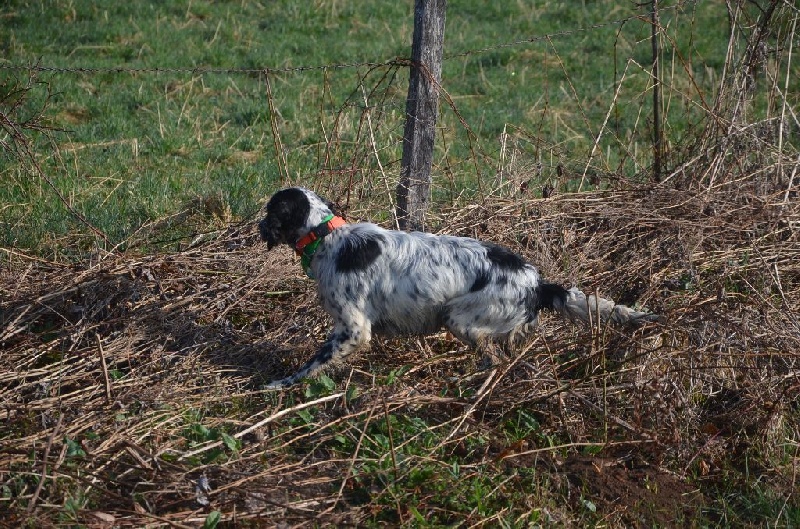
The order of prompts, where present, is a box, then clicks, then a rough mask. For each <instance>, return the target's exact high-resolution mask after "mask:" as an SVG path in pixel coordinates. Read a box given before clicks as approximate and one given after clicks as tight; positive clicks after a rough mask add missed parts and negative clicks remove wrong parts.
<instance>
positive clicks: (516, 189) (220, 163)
mask: <svg viewBox="0 0 800 529" xmlns="http://www.w3.org/2000/svg"><path fill="white" fill-rule="evenodd" d="M660 4H661V14H660V15H661V27H660V28H659V29H660V31H659V35H660V37H659V40H660V45H661V50H662V51H661V56H660V58H661V83H662V85H663V103H662V109H661V110H662V115H663V126H664V134H665V139H666V160H665V166H664V171H663V176H664V181H663V182H661V183H658V184H656V183H654V182H653V181H652V164H653V154H652V146H651V145H652V134H653V112H652V100H653V99H652V96H653V80H652V77H651V75H650V63H651V60H652V56H651V53H652V51H651V42H650V34H651V25H650V24H649V22H648V20H649V18H648V17H649V15H648V12H647V9H646V8H645V7H642V6H638V5H636V4H635V3H633V2H619V1H615V0H596V1H589V0H586V1H558V2H543V1H533V0H514V1H502V2H486V1H480V0H450V2H448V11H447V29H446V44H445V52H444V54H445V57H446V59H445V62H444V68H443V82H442V88H443V90H442V93H441V96H442V97H441V99H440V116H439V123H438V135H437V144H436V152H435V159H434V167H433V206H432V207H431V209H430V212H429V219H430V227H431V229H432V230H433V231H441V232H445V233H450V234H457V235H470V236H477V237H480V238H483V239H487V240H492V241H494V242H497V243H500V244H503V245H505V246H508V247H509V248H512V249H513V250H514V251H517V252H519V253H520V254H522V255H523V256H525V257H526V258H528V259H530V260H531V261H532V262H533V263H534V264H536V266H537V267H539V269H540V270H541V271H542V272H543V275H544V276H545V277H547V278H548V279H550V280H553V281H557V282H560V283H563V284H565V285H570V286H572V285H576V286H579V287H581V288H583V289H585V290H586V291H587V292H593V291H594V290H595V289H596V290H598V291H599V292H600V294H602V295H604V296H609V297H613V298H614V299H616V300H617V301H618V302H622V303H626V304H631V305H634V304H635V305H637V306H643V307H647V308H648V309H651V310H653V311H656V312H658V313H659V314H662V315H663V316H664V317H665V320H666V321H665V323H663V324H652V325H647V326H645V327H644V328H641V329H617V328H612V327H604V326H594V327H593V328H591V329H587V328H581V327H579V326H576V325H573V324H571V323H569V322H564V321H557V320H556V319H555V318H550V317H548V316H546V315H545V316H544V317H543V321H542V327H541V329H540V331H539V332H537V333H535V334H534V335H533V336H532V337H531V338H530V340H529V342H527V343H524V344H521V345H520V347H518V348H516V349H515V350H514V351H511V352H510V355H509V357H508V358H506V359H505V360H502V359H499V360H498V362H496V363H495V364H493V366H492V368H490V369H486V370H481V369H479V368H478V363H479V358H478V356H479V355H477V354H476V352H475V351H471V350H469V349H468V348H466V347H464V345H463V344H460V343H459V342H457V341H454V340H452V339H450V337H448V336H446V335H444V334H442V335H435V336H431V337H425V338H419V339H417V338H413V339H391V340H388V339H378V338H376V339H375V340H373V342H372V345H371V346H370V347H369V348H368V349H366V350H364V351H362V352H359V354H357V355H353V356H352V357H350V358H348V359H347V360H346V361H345V362H344V363H343V365H341V366H339V367H337V368H335V369H332V370H331V371H330V372H329V373H326V374H324V375H321V376H319V377H316V378H314V379H312V380H308V381H304V382H303V384H301V385H299V386H298V387H296V388H292V389H291V390H287V391H281V392H277V393H273V392H266V391H264V390H263V385H264V383H266V382H268V381H270V380H272V379H274V378H277V377H279V376H282V375H285V374H289V373H291V372H292V371H293V370H294V369H296V367H297V366H298V365H299V364H300V363H301V362H302V361H304V360H305V359H307V358H309V357H310V356H311V355H313V354H314V352H315V351H316V348H317V347H318V344H319V343H320V342H321V341H322V340H324V338H325V335H326V332H327V327H328V326H329V323H330V322H329V318H327V316H326V315H325V314H324V313H323V312H322V310H320V308H319V306H318V303H317V300H316V296H315V292H314V285H313V283H312V282H311V281H310V280H308V279H307V278H306V277H305V276H304V275H303V274H302V271H301V270H300V267H299V266H298V263H297V261H296V259H294V255H292V254H291V252H290V251H289V250H288V249H283V250H284V251H281V250H274V251H271V252H266V251H265V247H264V245H263V244H261V243H260V242H259V240H258V236H257V234H256V231H255V229H254V223H255V221H256V220H257V219H258V218H259V216H260V213H259V208H260V207H261V206H262V204H263V201H264V200H265V199H266V198H267V197H269V196H270V194H271V193H272V192H273V191H274V190H276V189H277V188H279V187H280V186H283V185H285V184H287V183H293V184H295V183H297V184H303V185H306V186H310V187H314V188H316V189H318V190H320V191H321V192H323V193H324V194H325V195H326V197H327V198H330V199H333V200H336V201H337V202H338V203H339V205H340V206H343V207H344V208H345V210H346V213H347V214H348V218H350V219H362V218H363V219H369V220H374V221H377V222H380V223H382V224H384V225H386V226H389V225H391V220H392V219H391V214H392V211H393V210H392V203H393V192H394V189H395V185H396V183H397V180H398V178H399V172H400V157H401V143H402V131H403V125H404V121H405V116H404V112H405V98H406V89H407V78H408V70H407V68H406V66H404V65H403V61H402V59H404V58H406V57H407V56H408V55H409V54H410V42H411V36H412V28H413V18H412V16H413V13H412V12H413V2H412V1H411V0H406V1H403V2H386V1H378V0H361V1H358V2H356V1H354V0H352V1H346V0H313V1H303V2H301V1H288V0H274V1H272V0H271V1H261V2H255V1H254V2H250V1H247V0H242V1H238V2H234V1H210V0H202V1H197V0H194V1H182V2H149V3H145V2H119V1H111V0H100V1H95V2H89V1H82V0H49V1H48V0H40V1H25V0H12V1H9V2H5V3H3V4H2V5H0V47H2V54H0V112H1V113H2V118H3V120H2V121H0V126H2V130H0V147H2V151H0V526H6V525H8V526H14V527H36V528H39V527H44V528H49V527H65V526H69V527H114V526H132V527H141V526H165V527H204V528H208V529H213V528H214V527H262V526H270V527H272V526H276V527H294V526H298V527H300V526H302V527H333V526H336V527H339V526H347V527H350V526H353V527H394V526H404V527H515V528H516V527H519V528H522V527H598V528H599V527H614V528H616V527H620V528H622V527H626V528H627V527H720V528H722V527H775V528H778V527H780V528H784V527H785V528H790V527H800V499H799V498H798V493H797V491H798V472H797V469H798V465H799V464H800V405H798V402H800V354H799V353H798V351H800V324H798V317H797V314H799V313H800V305H798V300H800V235H798V234H799V233H800V232H798V230H797V227H798V226H799V225H800V203H798V201H797V197H798V193H800V189H799V188H798V177H797V174H796V173H797V160H798V159H799V158H798V152H800V149H798V140H797V135H798V130H800V126H798V118H797V115H800V108H799V107H800V85H799V84H798V81H797V79H798V77H799V76H800V60H798V56H797V50H798V49H800V42H798V38H797V35H798V34H797V33H796V26H797V22H798V16H797V9H796V7H795V6H794V5H793V4H792V3H791V2H782V1H779V0H775V1H771V0H757V1H753V2H742V3H738V2H733V1H731V2H727V3H724V2H709V1H700V2H690V1H685V2H678V1H669V2H668V1H664V2H660ZM727 7H730V8H731V11H730V13H729V12H728V9H727ZM763 20H767V21H768V23H765V24H763V25H762V21H763ZM397 59H400V60H397ZM30 66H39V67H40V68H41V69H39V70H35V71H29V70H28V69H26V68H27V67H30ZM264 69H269V73H268V74H265V73H264ZM14 125H17V126H18V127H19V130H20V131H21V133H22V134H21V135H20V136H16V137H15V136H14V130H15V129H14ZM26 149H29V150H26ZM29 154H30V155H31V156H29ZM550 187H552V188H553V191H552V193H551V194H550V196H548V197H545V196H543V191H544V189H545V188H550ZM526 189H527V191H526Z"/></svg>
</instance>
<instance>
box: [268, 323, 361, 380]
mask: <svg viewBox="0 0 800 529" xmlns="http://www.w3.org/2000/svg"><path fill="white" fill-rule="evenodd" d="M370 337H371V336H370V328H369V325H366V324H361V325H358V324H356V322H350V323H349V324H345V323H338V324H337V325H336V326H335V327H334V329H333V331H332V332H331V334H330V335H329V336H328V339H327V340H326V341H325V343H324V344H322V347H320V349H319V351H317V354H315V355H314V357H313V358H312V359H311V360H309V361H308V362H306V363H305V364H304V365H303V367H301V368H300V369H299V370H298V371H297V372H296V373H295V374H293V375H291V376H288V377H286V378H282V379H280V380H275V381H273V382H270V383H269V384H267V386H266V388H267V389H281V388H288V387H289V386H292V385H294V384H296V383H297V382H299V381H300V380H302V379H304V378H306V377H308V376H311V375H313V374H314V373H316V372H317V371H319V370H320V369H322V368H324V367H325V366H326V365H327V364H329V363H330V362H332V361H334V360H341V359H342V358H344V357H346V356H347V355H349V354H350V353H352V352H353V351H355V350H356V349H358V348H359V347H360V346H362V345H364V344H366V343H367V342H369V340H370Z"/></svg>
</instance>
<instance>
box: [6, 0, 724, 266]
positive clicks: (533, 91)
mask: <svg viewBox="0 0 800 529" xmlns="http://www.w3.org/2000/svg"><path fill="white" fill-rule="evenodd" d="M663 9H664V11H663V14H662V17H663V19H664V20H663V24H664V25H665V26H666V27H667V30H666V31H665V33H664V35H665V36H664V38H663V41H664V45H665V51H664V57H663V59H664V60H665V64H667V65H669V67H670V70H669V71H667V73H666V74H665V84H666V85H667V86H668V90H667V95H668V96H669V99H668V100H667V102H666V103H665V109H666V110H667V119H666V123H667V128H666V132H667V137H668V138H669V139H670V141H673V142H681V141H682V140H683V138H684V137H685V136H687V135H689V134H690V132H691V131H692V127H693V125H694V124H695V123H696V122H698V121H699V120H700V119H701V118H702V117H703V116H704V109H703V108H702V107H703V105H704V104H707V103H702V100H703V98H706V99H707V98H708V97H709V95H710V94H712V93H713V91H714V89H715V83H717V82H718V80H719V79H718V76H719V73H720V69H721V65H722V64H723V62H724V59H725V52H726V46H727V36H726V35H727V28H726V27H725V24H722V23H720V21H722V20H724V16H725V13H724V8H723V7H722V6H716V5H713V4H709V3H700V5H697V6H695V5H693V4H687V5H685V6H683V7H681V8H677V7H676V6H674V5H667V4H664V5H663ZM412 11H413V10H412V3H411V2H377V1H375V2H374V1H365V2H336V1H330V2H325V1H323V2H308V3H304V2H290V1H280V2H267V3H257V2H241V3H234V2H165V3H154V4H148V5H147V6H143V5H140V4H137V3H120V2H111V1H109V2H72V1H69V2H68V1H63V2H62V1H54V2H43V3H37V2H12V3H10V4H6V5H5V7H4V8H3V9H2V13H1V14H2V17H3V20H4V23H3V24H2V27H0V39H2V42H3V59H2V60H3V63H4V64H5V65H7V66H8V65H15V66H20V65H22V66H24V65H35V64H38V65H41V66H46V67H54V68H65V69H80V68H86V69H93V68H97V69H101V71H94V72H92V71H85V72H82V71H69V72H40V73H38V75H37V79H36V80H37V82H38V84H35V85H34V86H33V87H32V89H31V91H30V93H29V96H28V97H29V100H28V103H27V104H26V108H25V109H24V110H22V111H21V116H20V119H22V118H23V117H24V116H26V115H30V114H31V113H33V112H35V111H36V110H37V108H41V105H42V104H43V103H42V102H43V100H44V98H45V97H46V96H47V95H48V92H49V96H50V99H49V103H48V104H47V107H46V110H45V114H46V122H47V124H48V125H50V126H52V127H54V128H56V129H57V132H53V133H52V134H51V139H52V141H53V142H54V143H55V145H56V146H57V147H58V156H57V157H56V156H53V153H52V151H51V147H52V146H51V145H50V144H49V143H48V141H46V140H45V139H44V138H42V137H40V136H37V137H36V138H35V139H36V140H37V142H36V151H37V155H38V156H40V158H41V160H42V163H43V164H44V167H45V170H46V172H47V174H48V175H49V176H50V177H51V178H52V179H53V181H54V183H55V185H56V186H57V187H58V188H59V190H60V191H61V192H62V193H63V194H64V195H65V196H68V201H69V203H70V205H71V206H73V207H74V208H75V209H76V210H77V211H79V212H80V213H82V214H83V215H85V216H86V218H87V219H88V220H89V221H90V222H91V223H92V224H94V225H95V226H97V227H98V228H99V229H100V230H102V231H103V232H104V233H105V234H106V235H107V236H108V240H109V242H110V244H112V245H117V244H122V247H127V246H128V245H129V243H130V242H131V241H130V240H129V238H130V236H131V234H132V233H134V232H135V230H136V229H137V228H140V227H142V226H143V225H146V224H147V223H152V222H154V221H157V220H158V219H163V218H166V217H167V216H169V215H173V214H176V213H177V212H179V211H181V210H183V209H185V208H186V206H187V204H189V203H191V202H192V200H194V199H196V198H197V197H209V196H216V197H220V198H221V199H222V201H223V202H224V205H225V206H227V207H229V208H230V211H231V213H232V218H233V219H242V218H250V217H251V216H252V215H253V214H254V213H255V212H256V211H257V209H258V207H259V205H260V203H261V201H262V200H263V199H264V198H265V197H266V196H268V194H269V193H270V192H271V191H272V190H274V189H275V188H276V186H278V184H279V180H280V174H281V172H280V171H281V170H280V167H279V159H278V156H277V151H276V137H275V135H274V134H273V132H274V131H277V132H278V135H279V139H280V142H281V146H282V152H283V155H284V156H285V157H286V168H285V170H286V172H287V173H288V175H289V177H290V178H291V179H293V180H294V181H298V182H304V183H307V184H309V185H311V184H313V182H314V181H315V179H316V178H317V177H318V176H319V175H323V174H326V175H327V179H328V180H333V181H338V182H339V183H340V185H343V186H346V185H347V182H349V181H351V179H353V178H356V179H367V180H376V179H378V178H385V176H384V175H378V173H377V170H378V169H377V164H376V160H375V157H374V156H373V155H372V153H371V151H373V150H375V151H377V152H379V153H380V158H381V161H382V164H381V165H382V166H383V169H384V171H385V172H386V173H388V178H393V179H396V178H397V175H398V173H399V158H400V137H401V134H402V126H403V120H404V115H403V114H404V108H405V90H406V83H407V77H408V71H407V70H406V69H405V68H397V69H391V68H388V67H385V68H378V69H376V70H374V71H370V70H369V68H368V67H366V66H360V67H356V66H352V67H342V68H329V69H319V68H313V69H310V70H307V71H305V70H304V71H292V70H291V69H292V68H299V67H307V66H310V67H317V66H324V65H337V64H351V63H383V62H386V61H390V60H392V59H394V58H396V57H407V56H409V54H410V41H411V32H412V29H413V13H412ZM635 15H646V11H645V10H643V9H636V8H634V7H632V6H630V5H626V4H620V3H618V2H610V1H609V2H583V3H574V2H560V3H555V4H547V5H541V4H539V3H536V2H504V3H498V4H497V5H489V4H486V3H484V2H477V1H466V0H462V1H454V2H451V3H450V5H449V7H448V13H447V31H446V49H445V55H446V56H447V57H448V59H447V60H446V61H445V63H444V73H443V88H444V89H445V90H446V91H447V94H449V98H450V100H449V102H448V101H447V100H444V99H443V100H442V102H441V107H442V110H441V118H440V127H441V140H442V141H440V142H439V144H438V146H437V149H438V151H437V159H436V167H435V169H434V175H435V180H436V183H437V184H438V186H440V187H443V188H447V189H449V190H450V195H451V196H452V195H453V194H455V193H456V192H454V191H453V189H452V187H453V183H455V185H456V186H457V188H458V189H462V188H467V189H471V188H476V187H481V186H482V185H483V186H490V187H491V185H492V184H493V182H494V180H495V175H496V173H497V169H498V166H499V165H502V164H503V162H504V161H506V160H505V159H503V156H504V155H506V154H508V153H509V152H510V150H511V149H506V150H504V149H503V147H504V144H503V138H504V136H503V133H504V131H506V134H507V135H506V136H505V138H506V139H507V141H506V142H505V145H506V146H510V145H511V144H512V143H513V144H514V146H515V149H516V150H518V151H519V153H518V157H517V159H524V160H525V163H528V165H530V164H532V163H536V162H539V163H541V164H542V167H543V169H542V170H539V171H538V172H537V174H535V175H533V174H532V176H533V177H535V179H538V180H546V179H547V178H555V168H556V167H557V166H558V165H559V164H561V165H563V166H564V167H569V168H570V169H572V170H574V171H580V172H581V174H583V171H584V169H585V166H586V165H587V164H588V165H590V171H591V172H592V173H599V174H600V175H621V176H624V177H631V176H634V175H642V174H645V173H646V170H647V167H648V166H649V164H650V163H651V161H652V160H651V154H650V148H649V144H650V136H651V124H650V123H651V120H650V118H649V116H650V114H651V110H650V108H649V105H650V95H649V94H650V92H649V91H648V87H649V85H650V81H649V75H648V68H649V63H650V60H651V58H650V53H651V52H650V42H649V32H650V27H649V25H648V24H647V23H644V22H642V21H641V20H638V19H632V18H631V17H633V16H635ZM621 20H626V21H625V22H624V23H618V21H621ZM593 26H599V27H593ZM561 32H564V33H566V34H563V35H559V33H561ZM548 34H553V35H554V36H553V37H551V38H545V36H546V35H548ZM526 39H535V40H534V42H530V43H520V44H516V45H511V46H508V47H502V46H500V45H502V44H504V43H509V42H514V41H520V40H526ZM671 42H675V43H676V44H677V46H676V47H675V48H674V49H673V48H672V47H671V46H670V43H671ZM484 48H489V49H488V50H485V51H481V50H483V49H484ZM678 57H679V58H678ZM115 68H121V69H138V68H147V69H156V68H158V69H167V70H168V69H180V71H179V72H172V71H166V72H163V73H155V72H152V71H147V72H131V73H127V72H117V71H108V70H102V69H115ZM195 68H196V69H261V68H274V69H288V71H282V72H278V73H274V74H273V75H271V76H270V77H271V79H270V86H271V91H272V95H273V105H274V111H275V115H274V116H273V118H274V119H271V113H270V105H269V102H268V90H267V85H266V83H265V78H264V77H263V76H260V75H258V74H253V73H246V72H242V73H193V72H192V69H195ZM0 75H2V78H3V81H4V84H3V86H4V87H5V90H6V92H7V91H8V90H9V89H10V87H12V86H13V81H14V78H17V79H25V78H26V76H27V72H26V71H24V70H2V71H1V72H0ZM618 87H619V93H618V94H616V97H615V92H616V90H617V89H618ZM365 96H369V97H368V99H367V104H368V105H369V107H370V112H369V113H370V118H371V121H372V123H371V127H372V129H373V135H372V137H374V140H375V145H374V147H373V146H372V145H370V143H372V140H371V139H370V138H369V137H368V134H367V133H366V129H365V127H364V124H363V122H364V119H363V118H364V115H365V112H364V108H365V106H366V104H365V99H364V98H365ZM26 113H27V114H26ZM459 115H460V116H461V118H463V122H461V121H460V119H459ZM465 125H466V127H468V128H469V131H471V132H472V133H474V134H475V135H476V137H475V139H474V141H470V137H469V133H468V131H467V128H466V127H465ZM601 132H602V134H600V133H601ZM598 134H600V135H601V139H600V141H599V142H598V145H597V147H596V149H595V150H594V154H593V155H592V157H591V158H590V156H589V153H590V152H591V151H592V147H593V142H594V139H595V138H596V137H597V136H598ZM509 138H510V139H509ZM522 165H523V166H524V165H525V164H524V163H523V164H522ZM0 178H2V182H3V185H2V187H0V203H2V204H3V208H2V210H0V222H1V223H2V225H3V226H4V229H3V230H2V233H0V237H2V239H0V244H3V245H6V246H18V247H21V248H30V249H33V250H35V251H37V252H39V253H42V254H46V255H50V256H56V255H59V254H60V253H62V252H66V253H67V254H70V255H74V254H75V251H76V250H78V253H79V254H80V251H88V250H90V249H91V248H92V247H93V244H94V240H93V238H94V237H93V236H92V235H91V234H90V233H89V232H88V231H87V229H86V227H85V226H84V225H83V224H81V223H80V222H78V221H76V219H75V216H74V215H72V214H71V213H70V212H69V211H68V209H67V208H65V207H64V205H63V204H61V203H60V202H59V201H58V200H55V196H54V194H53V193H52V191H51V190H49V189H48V188H47V187H46V186H45V185H44V184H43V182H42V181H41V179H39V178H37V177H36V176H32V175H31V174H29V173H28V172H27V171H26V168H24V167H19V165H18V164H15V163H14V161H13V160H10V159H5V160H4V165H3V168H2V172H1V173H0ZM535 183H538V182H535ZM567 183H568V182H564V183H563V184H564V185H566V184H567ZM573 185H574V182H573ZM437 196H439V195H437ZM440 198H442V199H446V198H447V197H440ZM85 235H88V236H89V238H88V239H86V237H84V236H85ZM174 236H175V237H186V236H191V233H181V232H180V231H179V232H178V233H176V234H174ZM76 238H77V239H81V242H80V243H78V244H73V242H75V239H76ZM167 240H173V237H167ZM108 244H109V243H103V245H104V246H107V245H108ZM66 247H70V250H68V251H66V250H65V248H66Z"/></svg>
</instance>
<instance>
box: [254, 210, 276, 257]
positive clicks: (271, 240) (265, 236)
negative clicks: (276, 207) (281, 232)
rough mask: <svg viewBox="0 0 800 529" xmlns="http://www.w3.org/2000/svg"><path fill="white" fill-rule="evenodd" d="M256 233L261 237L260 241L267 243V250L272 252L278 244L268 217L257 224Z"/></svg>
mask: <svg viewBox="0 0 800 529" xmlns="http://www.w3.org/2000/svg"><path fill="white" fill-rule="evenodd" d="M258 233H259V234H260V235H261V240H262V241H266V242H267V250H272V248H274V247H275V246H277V245H278V244H279V243H280V238H279V237H278V234H277V230H275V228H274V227H273V226H272V225H271V223H270V222H269V217H265V218H264V219H263V220H262V221H261V222H259V223H258Z"/></svg>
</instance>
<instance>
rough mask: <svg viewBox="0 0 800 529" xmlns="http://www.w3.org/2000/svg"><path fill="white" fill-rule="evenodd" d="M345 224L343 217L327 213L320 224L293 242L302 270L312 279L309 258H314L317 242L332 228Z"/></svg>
mask: <svg viewBox="0 0 800 529" xmlns="http://www.w3.org/2000/svg"><path fill="white" fill-rule="evenodd" d="M345 224H347V222H345V220H344V219H343V218H341V217H337V216H335V215H328V216H327V217H325V218H324V219H322V223H321V224H319V225H317V226H316V227H315V228H313V229H312V230H311V231H310V232H308V233H306V234H305V235H304V236H303V237H301V238H300V239H298V241H297V242H296V243H295V245H294V251H295V252H297V255H298V256H300V264H301V265H302V266H303V271H305V273H306V275H307V276H308V277H310V278H311V279H314V275H313V273H312V272H311V260H312V259H313V258H314V253H315V252H316V251H317V247H318V246H319V243H321V242H322V239H324V238H325V237H326V236H327V235H328V234H330V233H331V232H332V231H333V230H335V229H336V228H341V227H342V226H344V225H345Z"/></svg>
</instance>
